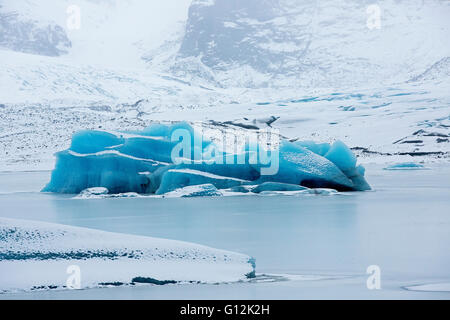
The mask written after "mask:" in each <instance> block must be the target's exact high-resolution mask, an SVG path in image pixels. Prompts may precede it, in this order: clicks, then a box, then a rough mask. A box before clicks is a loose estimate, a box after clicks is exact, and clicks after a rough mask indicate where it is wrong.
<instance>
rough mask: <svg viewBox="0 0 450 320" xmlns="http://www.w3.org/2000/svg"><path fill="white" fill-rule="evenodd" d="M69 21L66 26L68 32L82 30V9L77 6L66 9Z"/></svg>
mask: <svg viewBox="0 0 450 320" xmlns="http://www.w3.org/2000/svg"><path fill="white" fill-rule="evenodd" d="M66 13H67V20H66V26H67V29H68V30H80V29H81V9H80V7H79V6H77V5H74V4H72V5H70V6H68V7H67V9H66Z"/></svg>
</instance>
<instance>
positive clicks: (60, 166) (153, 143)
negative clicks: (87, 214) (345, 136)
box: [43, 122, 370, 195]
mask: <svg viewBox="0 0 450 320" xmlns="http://www.w3.org/2000/svg"><path fill="white" fill-rule="evenodd" d="M262 150H264V152H265V153H262ZM263 155H264V156H263ZM56 157H57V162H56V166H55V169H54V170H53V172H52V177H51V181H50V182H49V183H48V184H47V186H46V187H45V188H44V189H43V191H47V192H59V193H80V192H81V191H82V190H85V189H88V188H93V187H103V188H107V189H108V190H109V193H110V194H117V193H127V192H136V193H139V194H157V195H162V194H166V193H168V192H172V191H174V190H177V189H180V188H184V187H187V186H193V185H204V184H212V185H213V186H214V187H215V188H216V189H219V190H220V189H230V188H234V189H235V190H239V187H240V186H244V188H240V189H241V190H248V189H247V188H246V187H245V186H249V185H254V186H256V185H260V184H263V183H267V182H273V183H286V184H291V185H296V186H303V187H308V188H331V189H336V190H338V191H363V190H369V189H370V186H369V185H368V183H367V182H366V180H365V179H364V168H363V167H362V166H357V165H356V157H355V155H354V154H353V153H352V151H351V150H350V149H349V148H348V147H347V146H346V145H345V144H344V143H343V142H341V141H336V142H335V143H333V144H331V145H330V144H327V143H321V144H316V143H314V142H312V141H305V142H289V141H288V140H284V139H281V140H280V141H279V143H278V144H277V148H276V149H270V150H266V149H264V148H263V146H261V144H259V143H254V142H248V143H246V144H245V146H243V147H242V148H241V150H240V151H235V153H230V152H226V151H223V149H221V148H220V147H219V146H218V145H217V144H216V143H213V142H212V141H210V140H208V139H205V137H203V136H202V135H201V134H199V133H198V132H196V131H194V129H193V128H192V126H190V125H189V124H187V123H184V122H181V123H176V124H173V125H162V124H157V125H152V126H150V127H148V128H146V129H144V130H143V131H139V132H105V131H82V132H79V133H77V134H75V135H74V136H73V139H72V144H71V146H70V148H69V149H67V150H64V151H61V152H59V153H57V154H56Z"/></svg>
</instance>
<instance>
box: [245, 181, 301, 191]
mask: <svg viewBox="0 0 450 320" xmlns="http://www.w3.org/2000/svg"><path fill="white" fill-rule="evenodd" d="M306 189H308V188H306V187H303V186H300V185H296V184H289V183H279V182H264V183H261V184H260V185H258V186H256V187H255V188H254V189H252V192H254V193H261V192H264V191H300V190H306Z"/></svg>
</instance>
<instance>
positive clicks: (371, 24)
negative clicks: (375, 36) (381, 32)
mask: <svg viewBox="0 0 450 320" xmlns="http://www.w3.org/2000/svg"><path fill="white" fill-rule="evenodd" d="M366 13H367V20H366V25H367V28H369V29H370V30H373V29H381V8H380V6H379V5H377V4H371V5H370V6H368V7H367V9H366Z"/></svg>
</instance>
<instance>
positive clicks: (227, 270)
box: [0, 218, 253, 291]
mask: <svg viewBox="0 0 450 320" xmlns="http://www.w3.org/2000/svg"><path fill="white" fill-rule="evenodd" d="M0 237H1V239H2V241H1V242H0V254H1V255H2V259H0V270H2V277H1V278H0V291H12V290H30V289H32V288H33V287H40V286H44V287H48V286H56V287H58V288H60V289H61V288H63V286H65V285H66V279H67V278H68V276H69V275H68V274H67V273H66V269H67V267H69V266H71V265H76V266H79V267H80V270H81V287H82V288H88V287H96V286H98V285H99V284H100V283H115V282H120V283H123V284H129V283H131V282H132V279H133V278H135V277H146V278H153V279H157V280H161V281H162V280H174V281H177V282H189V281H194V282H197V281H198V282H202V283H218V282H234V281H238V280H242V279H246V274H248V273H250V272H252V271H253V267H252V265H251V262H250V257H248V256H246V255H244V254H239V253H233V252H229V251H224V250H218V249H213V248H209V247H206V246H202V245H197V244H192V243H187V242H182V241H175V240H166V239H159V238H151V237H144V236H135V235H126V234H117V233H111V232H104V231H98V230H93V229H86V228H79V227H71V226H64V225H58V224H51V223H44V222H36V221H27V220H16V219H7V218H0Z"/></svg>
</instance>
